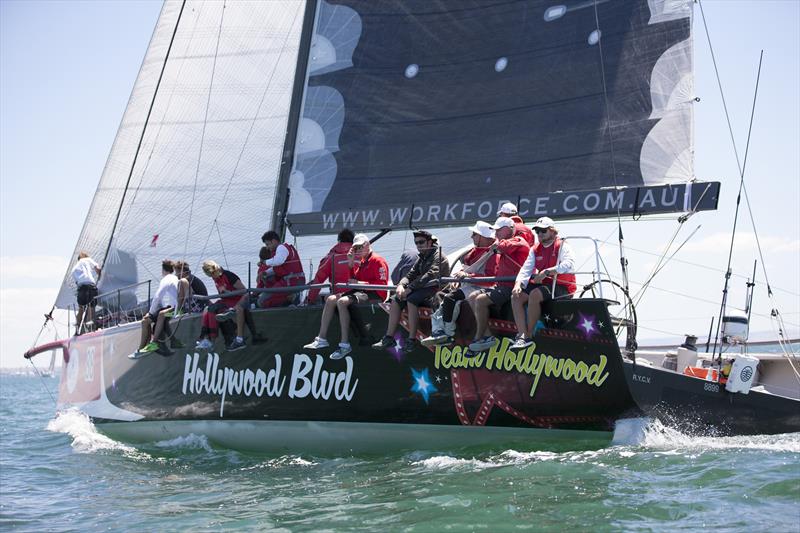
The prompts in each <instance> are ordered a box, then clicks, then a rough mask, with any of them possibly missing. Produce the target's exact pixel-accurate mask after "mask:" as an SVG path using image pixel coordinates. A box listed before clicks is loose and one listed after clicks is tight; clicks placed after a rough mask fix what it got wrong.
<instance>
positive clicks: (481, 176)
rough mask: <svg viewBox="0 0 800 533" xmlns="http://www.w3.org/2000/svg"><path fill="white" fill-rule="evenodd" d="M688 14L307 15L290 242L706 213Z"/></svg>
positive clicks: (345, 1)
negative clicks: (413, 228)
mask: <svg viewBox="0 0 800 533" xmlns="http://www.w3.org/2000/svg"><path fill="white" fill-rule="evenodd" d="M691 15H692V12H691V2H690V1H689V0H680V1H667V0H630V1H610V0H596V1H595V0H586V1H571V2H567V3H564V4H560V3H558V2H554V1H541V0H519V1H487V0H464V1H460V2H458V3H454V2H449V1H446V0H439V1H431V0H387V1H382V2H373V1H371V0H319V1H318V4H317V14H316V23H315V29H314V36H313V39H312V48H311V59H310V61H309V65H308V69H307V70H308V72H307V77H306V88H305V95H304V100H303V108H302V117H301V119H300V127H299V132H298V136H297V144H296V152H295V157H294V164H293V167H292V172H291V177H290V179H289V187H290V190H291V200H290V206H289V217H288V220H289V223H290V227H291V230H292V233H293V234H295V235H305V234H315V233H327V232H335V231H338V230H339V229H341V228H342V227H345V226H348V227H353V228H357V229H365V230H370V229H372V230H374V229H380V228H401V227H408V226H409V224H410V223H413V224H418V225H425V226H448V225H449V226H454V225H461V224H464V223H470V222H472V221H473V220H474V219H476V218H490V217H491V216H493V214H494V213H495V212H496V210H497V208H498V206H499V204H500V203H502V202H503V201H508V200H511V201H515V202H518V203H519V204H520V211H521V214H522V215H523V216H527V218H535V217H537V216H541V215H550V216H555V217H560V218H564V217H586V216H609V215H612V214H616V213H617V212H620V213H623V214H647V213H664V212H679V211H688V210H693V209H714V208H716V202H717V194H718V189H719V184H718V183H690V182H691V181H692V180H693V178H694V175H693V174H694V172H693V139H692V135H693V131H692V116H693V115H692V101H693V97H694V95H693V88H692V40H691V35H690V30H691Z"/></svg>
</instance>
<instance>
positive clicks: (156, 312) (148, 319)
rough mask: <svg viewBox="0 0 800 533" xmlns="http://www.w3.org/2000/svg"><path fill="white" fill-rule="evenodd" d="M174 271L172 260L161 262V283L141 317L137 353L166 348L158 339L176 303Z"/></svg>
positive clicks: (176, 289) (176, 279)
mask: <svg viewBox="0 0 800 533" xmlns="http://www.w3.org/2000/svg"><path fill="white" fill-rule="evenodd" d="M174 271H175V266H174V264H173V262H172V261H170V260H169V259H165V260H164V261H162V262H161V283H159V284H158V290H157V291H156V294H155V296H153V299H152V301H151V302H150V310H149V311H148V313H147V314H146V315H144V318H143V319H142V338H141V342H140V343H139V353H149V352H154V351H156V350H158V349H159V348H161V349H162V350H167V347H166V345H162V343H160V342H159V340H158V339H159V337H160V336H161V333H162V332H163V331H164V323H165V322H166V320H167V315H168V314H169V313H172V312H173V311H174V310H175V309H176V308H177V305H178V285H179V281H178V277H177V276H176V275H175V274H174ZM153 322H155V324H156V327H155V330H153ZM151 332H152V334H151Z"/></svg>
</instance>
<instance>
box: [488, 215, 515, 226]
mask: <svg viewBox="0 0 800 533" xmlns="http://www.w3.org/2000/svg"><path fill="white" fill-rule="evenodd" d="M514 225H515V224H514V221H513V220H511V219H510V218H506V217H500V218H498V219H497V220H495V221H494V226H492V228H493V229H500V228H511V229H514Z"/></svg>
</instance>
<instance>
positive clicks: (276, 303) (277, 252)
mask: <svg viewBox="0 0 800 533" xmlns="http://www.w3.org/2000/svg"><path fill="white" fill-rule="evenodd" d="M261 241H262V242H263V243H264V246H266V247H267V248H268V249H269V251H270V253H271V254H272V257H270V258H269V259H267V260H266V261H264V266H266V267H267V269H266V271H265V274H266V276H268V277H270V276H272V275H274V276H275V279H274V280H273V281H268V282H267V283H266V284H265V285H266V287H267V288H274V287H295V286H297V285H305V284H306V275H305V272H303V263H302V261H301V260H300V254H298V253H297V249H295V247H294V246H292V245H291V244H289V243H288V242H284V243H281V238H280V235H278V233H277V232H275V231H268V232H266V233H264V235H262V236H261ZM297 294H298V293H296V292H266V293H261V294H260V295H259V297H258V306H259V307H280V306H282V305H289V304H290V303H292V302H294V301H296V299H297Z"/></svg>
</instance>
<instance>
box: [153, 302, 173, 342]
mask: <svg viewBox="0 0 800 533" xmlns="http://www.w3.org/2000/svg"><path fill="white" fill-rule="evenodd" d="M168 311H169V310H168V309H164V310H162V311H160V312H159V313H158V318H157V319H156V329H155V331H153V340H154V341H156V342H158V339H159V338H160V337H161V333H162V332H163V331H164V322H165V321H166V320H167V312H168Z"/></svg>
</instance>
